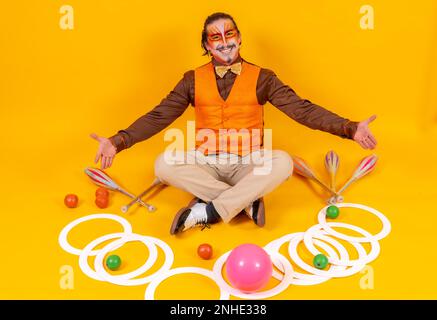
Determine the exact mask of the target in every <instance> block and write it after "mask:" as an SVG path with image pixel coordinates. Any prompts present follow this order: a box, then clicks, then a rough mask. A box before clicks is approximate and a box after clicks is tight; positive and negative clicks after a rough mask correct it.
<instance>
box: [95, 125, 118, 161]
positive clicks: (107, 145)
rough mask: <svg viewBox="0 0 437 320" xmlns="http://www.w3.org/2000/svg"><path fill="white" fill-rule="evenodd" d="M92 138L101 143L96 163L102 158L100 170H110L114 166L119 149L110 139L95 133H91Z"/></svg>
mask: <svg viewBox="0 0 437 320" xmlns="http://www.w3.org/2000/svg"><path fill="white" fill-rule="evenodd" d="M90 137H91V138H93V139H95V140H97V141H98V142H99V149H98V150H97V153H96V158H95V159H94V163H97V162H99V159H100V158H102V159H101V161H100V164H101V166H100V168H101V169H102V170H104V169H106V168H109V167H110V166H111V165H112V161H113V160H114V157H115V154H116V153H117V149H116V148H115V147H114V146H113V144H112V143H111V141H110V140H109V139H108V138H104V137H100V136H98V135H97V134H95V133H91V134H90Z"/></svg>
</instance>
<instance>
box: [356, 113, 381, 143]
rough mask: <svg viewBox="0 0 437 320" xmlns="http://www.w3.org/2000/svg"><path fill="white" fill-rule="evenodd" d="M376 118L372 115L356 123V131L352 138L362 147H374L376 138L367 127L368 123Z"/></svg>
mask: <svg viewBox="0 0 437 320" xmlns="http://www.w3.org/2000/svg"><path fill="white" fill-rule="evenodd" d="M375 119H376V116H375V115H373V116H371V117H370V118H368V119H366V120H364V121H361V122H360V123H358V128H357V131H356V132H355V135H354V140H355V141H356V142H358V144H359V145H360V146H361V147H363V148H364V149H374V148H375V147H376V143H377V142H376V139H375V137H374V136H373V134H372V132H371V131H370V129H369V124H370V123H371V122H372V121H373V120H375Z"/></svg>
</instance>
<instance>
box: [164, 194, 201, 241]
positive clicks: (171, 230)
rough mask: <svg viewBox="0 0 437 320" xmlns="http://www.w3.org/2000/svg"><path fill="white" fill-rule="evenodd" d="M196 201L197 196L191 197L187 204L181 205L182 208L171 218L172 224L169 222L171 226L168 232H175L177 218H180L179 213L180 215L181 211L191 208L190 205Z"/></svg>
mask: <svg viewBox="0 0 437 320" xmlns="http://www.w3.org/2000/svg"><path fill="white" fill-rule="evenodd" d="M198 201H199V199H198V198H193V199H192V200H191V201H190V203H189V204H188V206H186V207H183V208H182V209H180V210H179V211H178V212H177V213H176V215H175V217H174V218H173V222H172V224H171V227H170V234H176V228H177V226H178V222H179V218H180V217H181V215H182V214H183V213H185V212H186V211H187V210H188V209H191V207H192V206H194V205H195V204H196V203H197V202H198Z"/></svg>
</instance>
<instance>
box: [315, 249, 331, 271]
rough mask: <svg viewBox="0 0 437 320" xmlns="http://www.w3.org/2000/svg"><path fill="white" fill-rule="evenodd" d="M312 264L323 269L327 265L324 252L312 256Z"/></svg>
mask: <svg viewBox="0 0 437 320" xmlns="http://www.w3.org/2000/svg"><path fill="white" fill-rule="evenodd" d="M313 264H314V266H315V267H316V268H317V269H325V268H326V266H327V265H328V258H327V257H326V256H325V255H324V254H321V253H319V254H318V255H317V256H315V257H314V259H313Z"/></svg>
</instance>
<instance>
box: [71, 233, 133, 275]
mask: <svg viewBox="0 0 437 320" xmlns="http://www.w3.org/2000/svg"><path fill="white" fill-rule="evenodd" d="M125 236H126V233H110V234H106V235H104V236H101V237H99V238H97V239H95V240H93V241H91V242H90V243H88V244H87V245H86V246H85V248H84V249H83V250H82V252H81V253H80V255H79V267H80V269H81V270H82V272H83V273H84V274H86V275H87V276H88V277H90V278H92V279H95V280H98V281H105V280H104V279H103V278H102V277H101V276H99V275H98V274H97V273H96V272H95V271H94V270H93V269H91V267H90V266H89V264H88V257H89V256H90V254H89V253H90V252H91V251H92V249H93V248H95V247H96V246H97V245H98V244H100V243H102V242H104V241H107V240H111V239H115V238H123V237H125ZM99 251H100V250H99Z"/></svg>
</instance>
